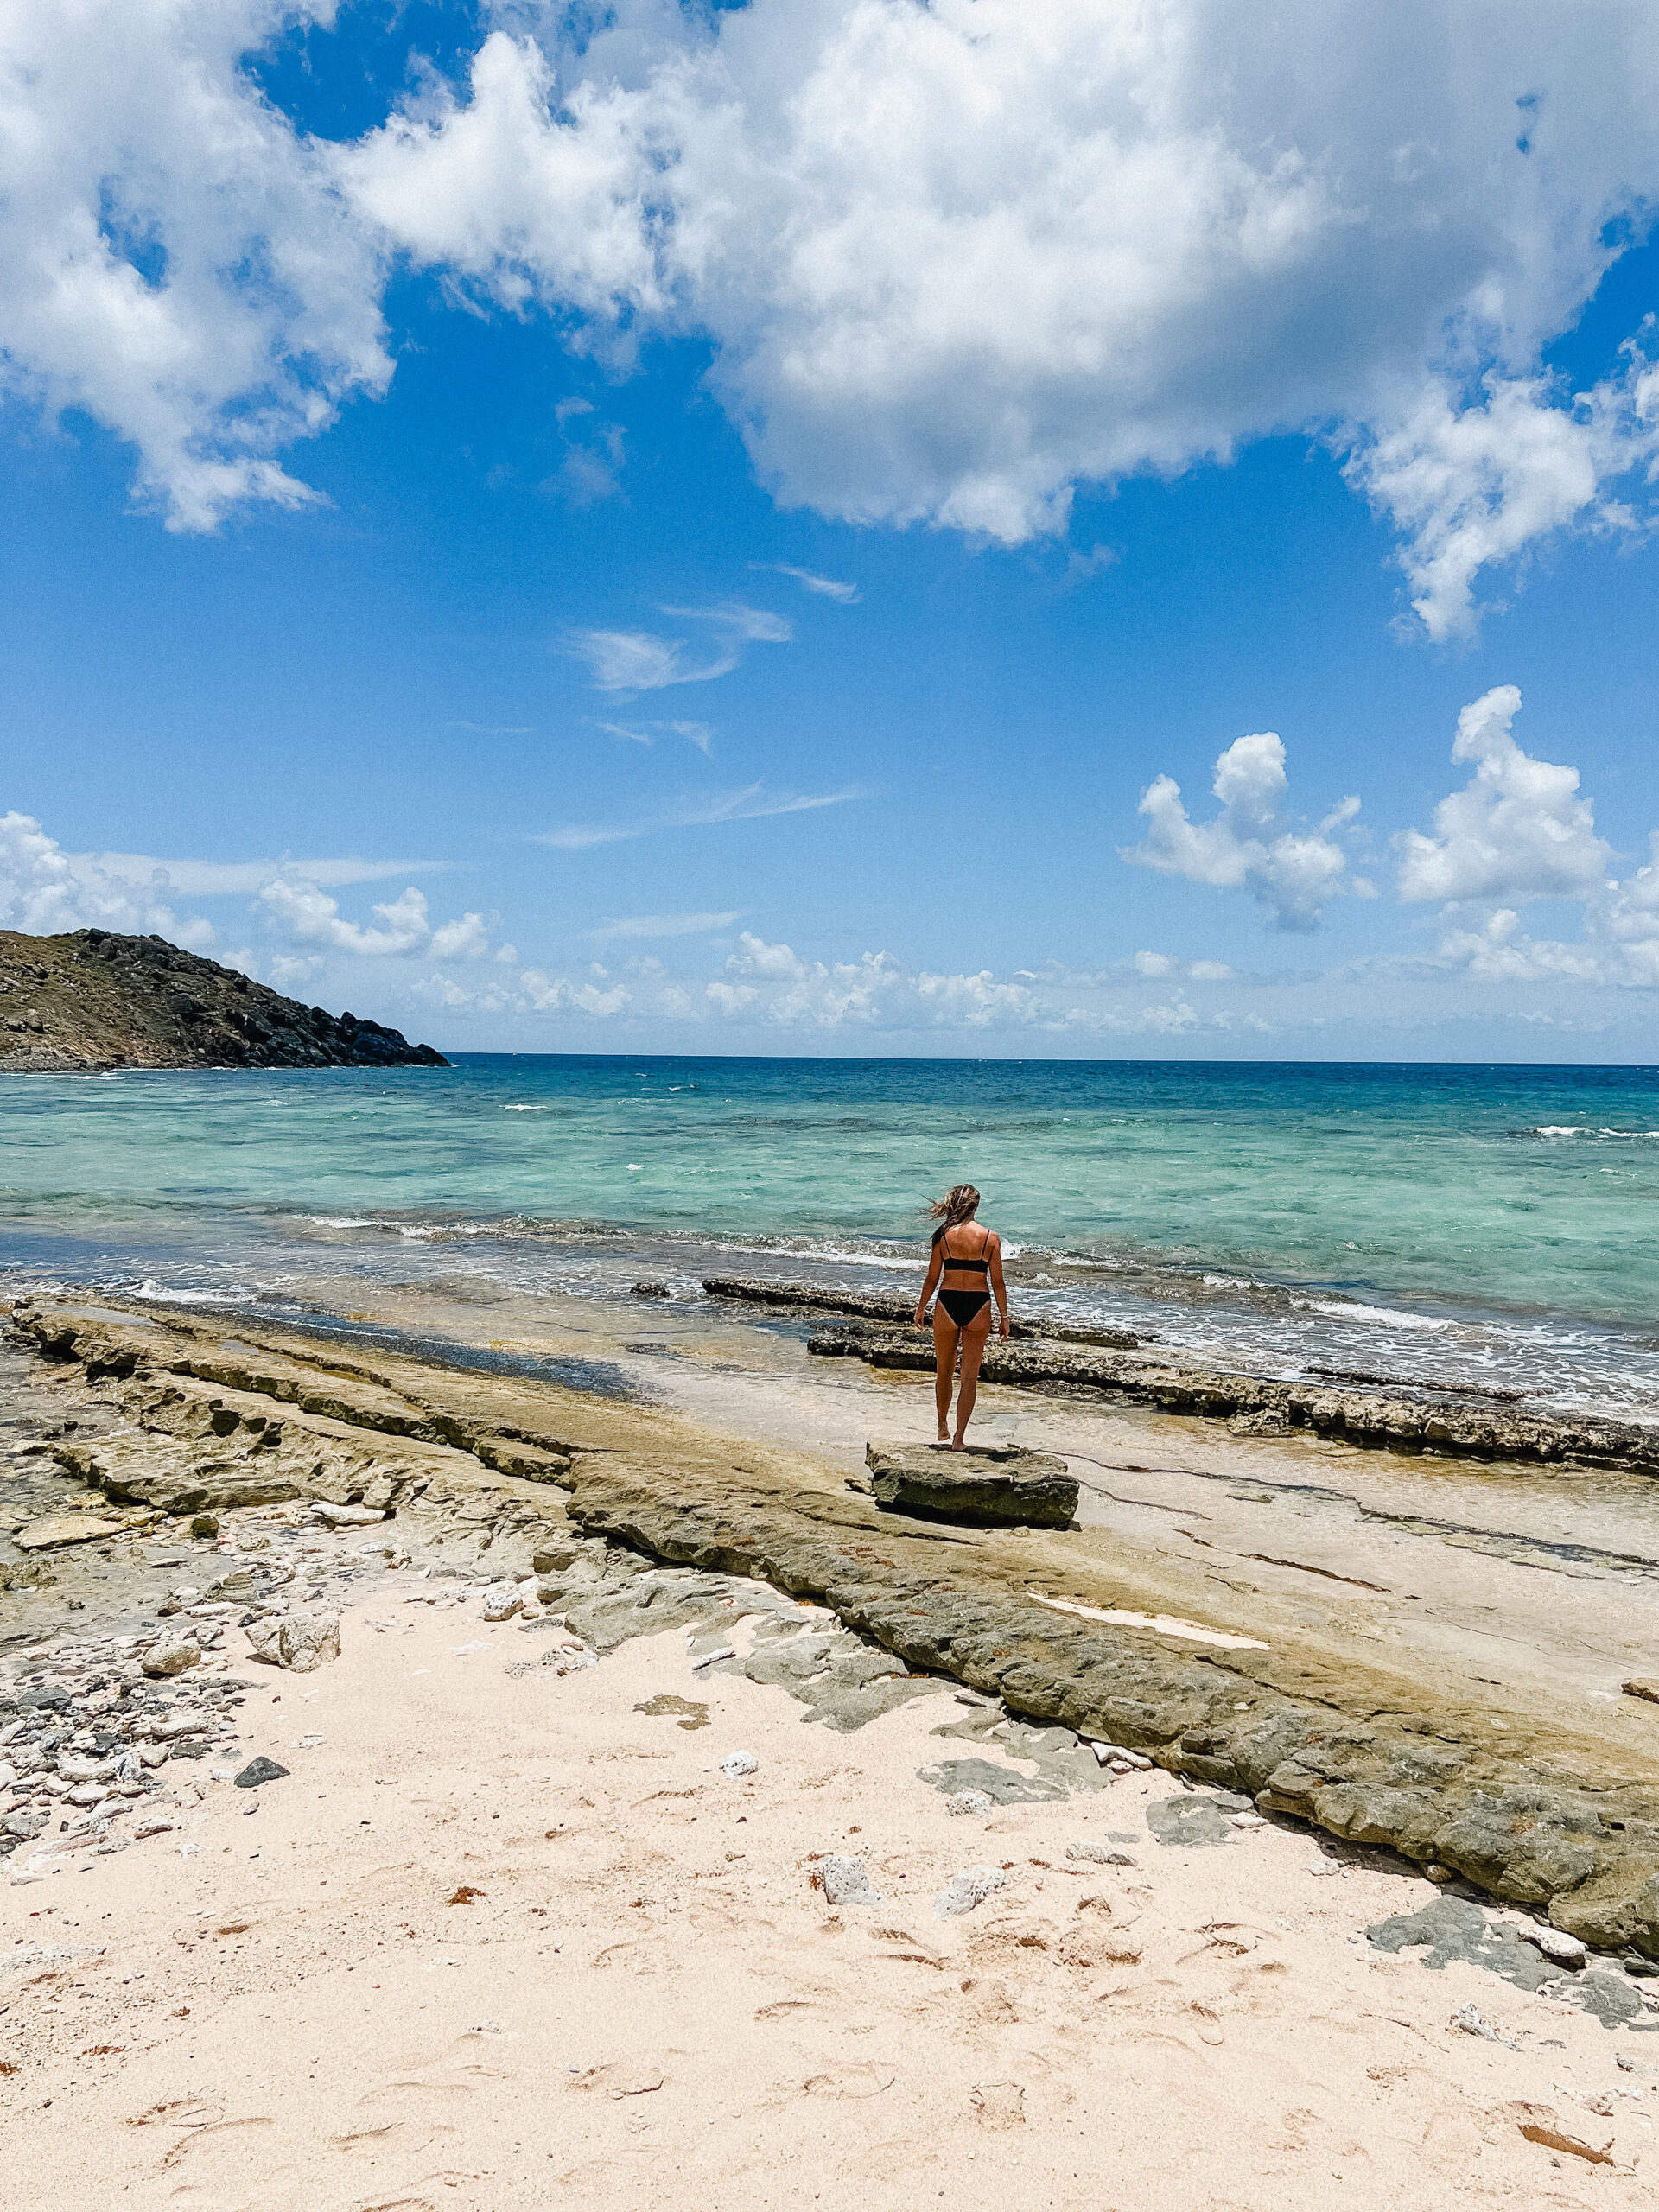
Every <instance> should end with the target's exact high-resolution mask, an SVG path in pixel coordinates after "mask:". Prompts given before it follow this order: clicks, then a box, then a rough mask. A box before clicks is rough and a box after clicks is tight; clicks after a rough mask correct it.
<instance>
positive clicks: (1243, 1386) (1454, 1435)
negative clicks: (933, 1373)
mask: <svg viewBox="0 0 1659 2212" xmlns="http://www.w3.org/2000/svg"><path fill="white" fill-rule="evenodd" d="M807 1350H808V1351H809V1352H810V1353H811V1354H812V1355H813V1356H814V1357H817V1358H819V1359H861V1360H866V1361H868V1363H869V1364H870V1365H871V1366H873V1367H886V1368H893V1369H899V1370H903V1369H906V1368H908V1369H913V1370H927V1369H931V1367H932V1366H933V1364H934V1353H933V1344H932V1340H931V1338H929V1337H925V1336H924V1335H923V1334H922V1332H920V1331H919V1330H916V1329H909V1330H905V1331H902V1332H901V1331H898V1330H894V1329H892V1328H888V1327H884V1326H882V1325H880V1324H879V1323H875V1322H868V1321H848V1322H844V1323H842V1324H840V1325H837V1326H836V1327H833V1328H825V1329H820V1330H818V1331H817V1332H815V1333H814V1334H813V1335H812V1336H811V1337H810V1338H808V1340H807ZM979 1371H980V1379H981V1380H982V1382H985V1383H1009V1384H1012V1385H1014V1386H1015V1387H1016V1388H1018V1387H1025V1388H1027V1389H1043V1388H1053V1387H1057V1386H1058V1387H1063V1388H1067V1389H1076V1390H1078V1391H1083V1392H1094V1393H1098V1394H1103V1395H1110V1396H1117V1397H1122V1398H1125V1399H1127V1400H1128V1401H1129V1402H1131V1403H1134V1404H1140V1405H1150V1406H1157V1407H1159V1408H1160V1409H1161V1410H1163V1411H1164V1412H1166V1413H1176V1414H1198V1415H1200V1416H1204V1417H1207V1418H1209V1419H1212V1420H1220V1421H1229V1422H1230V1423H1236V1424H1237V1426H1238V1427H1239V1429H1240V1431H1241V1432H1242V1433H1261V1434H1269V1435H1288V1434H1290V1433H1293V1432H1294V1430H1297V1429H1306V1430H1310V1431H1312V1432H1313V1433H1315V1434H1318V1435H1321V1436H1336V1437H1341V1438H1343V1439H1344V1440H1346V1441H1348V1442H1350V1443H1353V1444H1359V1445H1371V1446H1379V1447H1386V1448H1387V1449H1388V1450H1389V1451H1394V1452H1443V1453H1447V1454H1465V1455H1473V1456H1478V1457H1480V1458H1483V1459H1509V1460H1516V1461H1521V1462H1523V1463H1524V1462H1528V1461H1533V1462H1542V1463H1545V1464H1549V1465H1560V1464H1564V1463H1570V1464H1573V1465H1582V1466H1587V1467H1609V1468H1630V1469H1637V1470H1640V1471H1642V1472H1643V1473H1656V1474H1659V1428H1653V1427H1638V1426H1637V1425H1636V1424H1635V1423H1633V1422H1630V1421H1588V1420H1586V1421H1568V1420H1554V1419H1549V1418H1546V1417H1545V1416H1543V1415H1541V1414H1519V1413H1514V1412H1511V1411H1510V1410H1509V1409H1508V1408H1504V1407H1502V1406H1494V1405H1493V1404H1491V1402H1489V1401H1488V1400H1487V1399H1486V1398H1485V1397H1484V1395H1481V1394H1475V1393H1471V1402H1469V1403H1467V1404H1459V1403H1458V1402H1456V1401H1455V1400H1454V1399H1452V1398H1451V1397H1449V1395H1447V1392H1446V1389H1442V1388H1440V1386H1436V1387H1435V1388H1433V1389H1414V1388H1412V1387H1410V1386H1408V1385H1407V1384H1404V1383H1402V1384H1401V1385H1399V1386H1398V1388H1397V1389H1390V1390H1388V1391H1383V1390H1358V1389H1336V1388H1333V1387H1332V1386H1331V1385H1330V1384H1328V1383H1318V1382H1307V1383H1300V1382H1295V1383H1275V1382H1268V1381H1264V1380H1262V1379H1261V1378H1259V1377H1256V1376H1249V1375H1230V1374H1227V1373H1225V1372H1224V1371H1221V1370H1214V1369H1208V1368H1201V1367H1198V1366H1195V1365H1186V1364H1185V1363H1177V1362H1175V1361H1173V1360H1171V1359H1168V1358H1166V1357H1165V1358H1160V1357H1156V1356H1155V1355H1153V1354H1149V1353H1146V1352H1137V1353H1116V1352H1111V1351H1088V1350H1084V1348H1082V1347H1080V1346H1076V1347H1074V1346H1072V1345H1071V1344H1060V1343H1057V1342H1055V1343H1045V1344H1026V1343H1015V1344H1001V1343H999V1342H997V1341H996V1340H995V1338H993V1339H992V1341H991V1342H990V1343H989V1344H987V1345H986V1347H985V1355H984V1357H983V1359H982V1361H981V1363H980V1370H979Z"/></svg>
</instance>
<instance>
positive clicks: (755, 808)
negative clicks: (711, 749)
mask: <svg viewBox="0 0 1659 2212" xmlns="http://www.w3.org/2000/svg"><path fill="white" fill-rule="evenodd" d="M863 797H864V793H863V792H862V791H860V790H858V789H856V788H853V789H850V790H848V791H810V792H798V793H796V792H787V791H767V790H766V786H765V785H764V784H747V785H745V786H744V788H743V789H742V790H741V791H727V792H725V793H724V794H723V795H722V796H721V797H720V798H715V799H709V800H703V801H701V802H697V803H695V804H691V803H688V804H686V805H684V806H683V807H677V808H674V809H671V810H670V811H669V812H667V813H665V814H658V815H652V816H651V817H649V818H648V819H646V820H645V821H640V822H613V823H601V822H567V823H562V824H561V825H560V827H559V828H558V829H543V831H541V832H540V833H539V835H537V836H536V837H534V838H533V839H532V840H531V842H532V843H535V844H538V845H551V846H553V847H554V848H555V849H556V850H558V851H560V852H569V853H575V852H583V851H586V850H587V849H588V847H589V846H591V845H615V844H620V843H621V842H623V841H624V840H625V839H626V838H629V837H648V836H651V835H652V833H653V832H654V831H656V830H658V829H707V828H708V827H709V825H710V824H711V823H716V822H759V821H762V820H765V819H766V818H767V817H770V816H772V815H776V814H809V813H812V812H814V811H815V810H817V809H818V808H819V807H824V806H845V805H846V804H848V803H849V801H850V800H853V799H856V798H863Z"/></svg>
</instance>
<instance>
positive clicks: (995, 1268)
mask: <svg viewBox="0 0 1659 2212" xmlns="http://www.w3.org/2000/svg"><path fill="white" fill-rule="evenodd" d="M991 1288H992V1290H993V1291H994V1292H995V1294H996V1304H997V1310H998V1312H999V1313H1001V1317H1002V1318H1001V1320H1000V1321H999V1322H998V1324H997V1330H996V1333H997V1335H998V1336H999V1337H1001V1339H1002V1341H1003V1343H1004V1344H1007V1340H1008V1287H1007V1283H1005V1282H1004V1281H1003V1280H1002V1239H1001V1237H1000V1236H993V1237H992V1239H991Z"/></svg>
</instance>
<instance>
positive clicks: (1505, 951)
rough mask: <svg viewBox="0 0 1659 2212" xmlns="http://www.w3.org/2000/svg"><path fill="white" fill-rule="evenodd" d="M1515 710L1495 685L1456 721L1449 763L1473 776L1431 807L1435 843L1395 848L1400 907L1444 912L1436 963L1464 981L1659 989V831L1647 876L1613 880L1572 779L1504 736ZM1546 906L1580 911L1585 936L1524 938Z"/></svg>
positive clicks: (1413, 832)
mask: <svg viewBox="0 0 1659 2212" xmlns="http://www.w3.org/2000/svg"><path fill="white" fill-rule="evenodd" d="M1520 710H1521V694H1520V692H1519V691H1518V690H1516V686H1515V685H1514V684H1512V683H1502V684H1498V685H1497V686H1495V687H1494V689H1493V690H1490V691H1487V692H1485V693H1484V694H1483V695H1482V696H1481V697H1480V698H1478V699H1476V700H1473V701H1472V702H1471V703H1470V704H1469V705H1468V706H1466V707H1465V709H1463V711H1462V713H1461V714H1460V715H1459V716H1458V730H1457V736H1456V738H1455V740H1454V741H1453V743H1452V759H1453V760H1457V761H1460V762H1471V763H1472V764H1473V766H1474V774H1473V775H1472V776H1471V778H1470V779H1469V781H1468V782H1467V783H1466V784H1465V785H1464V787H1463V789H1462V790H1461V791H1452V792H1451V793H1450V794H1449V795H1448V796H1447V797H1446V798H1443V799H1442V800H1441V801H1440V804H1439V805H1438V806H1437V807H1436V808H1435V810H1434V830H1433V835H1432V836H1428V835H1426V834H1425V833H1424V832H1423V831H1422V830H1421V829H1408V830H1407V831H1406V832H1405V834H1404V835H1403V836H1401V837H1400V838H1398V839H1397V840H1396V841H1395V849H1396V851H1397V853H1398V855H1399V861H1400V874H1399V889H1400V896H1401V898H1402V899H1406V900H1408V901H1418V900H1429V899H1433V900H1438V901H1440V903H1441V904H1442V906H1443V907H1444V916H1443V927H1442V931H1441V936H1440V947H1439V951H1438V955H1437V957H1438V960H1439V962H1440V965H1441V967H1442V968H1445V969H1451V970H1452V971H1453V972H1455V973H1458V974H1460V975H1463V976H1467V977H1469V978H1470V979H1471V981H1474V982H1487V983H1497V982H1507V983H1550V982H1579V983H1588V984H1597V985H1605V986H1608V987H1611V988H1637V989H1647V988H1653V987H1655V986H1659V830H1656V831H1654V832H1652V833H1651V835H1650V837H1649V860H1648V861H1647V862H1646V864H1645V865H1644V866H1643V867H1641V868H1637V870H1636V871H1635V873H1634V874H1631V875H1630V876H1628V877H1626V878H1625V879H1624V880H1622V881H1621V880H1619V879H1618V878H1617V877H1616V876H1615V875H1613V874H1612V873H1611V870H1612V868H1614V866H1615V864H1616V857H1617V856H1616V855H1615V854H1614V852H1613V849H1612V848H1611V846H1610V845H1609V844H1608V843H1607V842H1606V841H1605V839H1604V838H1603V837H1602V836H1600V835H1599V833H1598V831H1597V829H1596V823H1595V808H1594V805H1593V803H1592V801H1591V800H1590V799H1588V798H1585V797H1583V796H1582V795H1581V793H1580V789H1579V772H1578V770H1577V769H1576V768H1572V767H1568V766H1565V765H1563V764H1561V763H1559V762H1556V761H1553V760H1535V759H1534V758H1533V757H1532V755H1531V754H1530V753H1524V752H1522V749H1521V747H1520V746H1519V745H1517V744H1516V741H1515V738H1514V737H1513V735H1512V734H1511V733H1510V725H1511V723H1512V722H1513V721H1514V720H1515V717H1516V715H1517V714H1518V713H1519V712H1520ZM1537 899H1567V900H1572V901H1574V902H1576V903H1577V904H1578V905H1579V906H1580V908H1581V910H1582V912H1583V916H1584V936H1583V937H1582V938H1580V939H1579V940H1578V941H1577V942H1576V943H1574V942H1569V941H1565V940H1562V939H1559V938H1537V937H1533V936H1532V935H1530V934H1529V932H1528V931H1526V930H1525V929H1524V928H1523V927H1522V912H1521V910H1522V908H1524V907H1525V906H1528V905H1529V904H1531V903H1532V902H1533V901H1535V900H1537Z"/></svg>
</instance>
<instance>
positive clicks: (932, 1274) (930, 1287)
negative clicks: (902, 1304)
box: [914, 1237, 944, 1329]
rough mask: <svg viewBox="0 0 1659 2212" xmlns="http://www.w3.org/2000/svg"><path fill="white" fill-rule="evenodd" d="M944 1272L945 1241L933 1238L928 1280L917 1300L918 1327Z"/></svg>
mask: <svg viewBox="0 0 1659 2212" xmlns="http://www.w3.org/2000/svg"><path fill="white" fill-rule="evenodd" d="M942 1274H944V1239H943V1238H942V1237H935V1238H934V1240H933V1252H932V1256H931V1258H930V1259H929V1261H928V1263H927V1281H925V1283H924V1284H923V1285H922V1294H921V1296H920V1297H919V1298H918V1300H917V1301H916V1313H915V1317H914V1318H915V1323H916V1326H917V1327H918V1329H919V1328H920V1327H921V1325H922V1319H923V1316H924V1315H925V1313H926V1312H927V1301H928V1300H929V1299H930V1298H931V1297H932V1295H933V1293H934V1292H935V1291H936V1290H937V1289H938V1282H939V1277H940V1276H941V1275H942Z"/></svg>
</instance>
